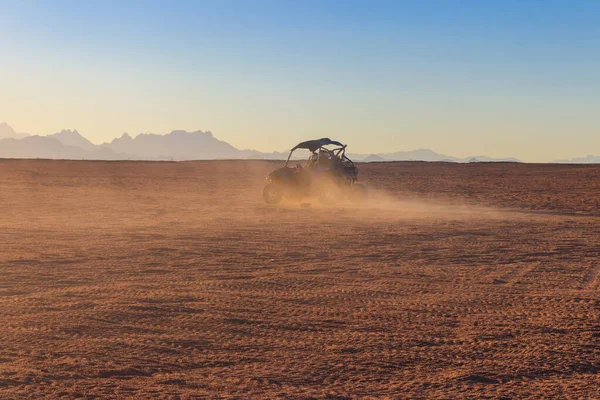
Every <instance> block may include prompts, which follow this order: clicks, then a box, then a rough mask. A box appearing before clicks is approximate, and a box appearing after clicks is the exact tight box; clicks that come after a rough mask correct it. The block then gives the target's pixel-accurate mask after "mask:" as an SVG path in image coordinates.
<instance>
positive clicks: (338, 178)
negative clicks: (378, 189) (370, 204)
mask: <svg viewBox="0 0 600 400" xmlns="http://www.w3.org/2000/svg"><path fill="white" fill-rule="evenodd" d="M298 149H306V150H308V151H309V152H310V156H309V157H308V159H307V160H306V161H305V162H304V165H301V164H296V166H295V167H289V166H288V164H289V163H290V159H291V158H292V154H293V153H294V151H296V150H298ZM309 196H316V197H318V198H319V199H320V200H321V201H322V202H325V203H332V202H335V201H337V200H340V199H343V198H347V199H349V200H352V201H361V200H364V199H366V198H367V188H366V186H365V185H363V184H361V183H358V169H357V168H356V166H355V165H354V163H353V162H352V160H350V159H349V158H348V157H347V156H346V145H344V144H342V143H340V142H337V141H334V140H331V139H329V138H323V139H317V140H308V141H306V142H302V143H299V144H297V145H296V146H295V147H294V148H293V149H292V150H291V151H290V154H289V155H288V158H287V160H286V162H285V164H284V166H283V167H281V168H278V169H276V170H274V171H272V172H271V173H270V174H269V175H268V176H267V184H266V185H265V187H264V189H263V198H264V200H265V202H266V203H268V204H277V203H279V202H280V201H281V200H282V199H283V198H284V197H285V198H290V199H298V200H300V199H302V198H304V197H309Z"/></svg>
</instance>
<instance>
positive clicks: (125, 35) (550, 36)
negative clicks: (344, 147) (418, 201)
mask: <svg viewBox="0 0 600 400" xmlns="http://www.w3.org/2000/svg"><path fill="white" fill-rule="evenodd" d="M599 21H600V1H583V0H578V1H551V0H546V1H542V0H538V1H536V0H520V1H509V0H503V1H480V0H477V1H467V0H463V1H443V0H442V1H400V0H397V1H362V2H355V1H323V0H320V1H308V0H302V1H294V2H292V1H283V0H277V1H257V0H253V1H242V0H239V1H226V0H221V1H189V2H187V1H172V2H170V1H152V2H150V1H139V2H137V1H118V2H117V1H89V2H86V1H38V2H33V1H10V0H9V1H6V0H0V54H1V58H0V84H1V87H0V122H1V121H6V122H8V123H9V124H10V125H12V126H13V127H14V128H15V129H17V130H18V131H21V132H29V133H35V134H48V133H53V132H56V131H59V130H61V129H64V128H71V129H78V130H79V132H81V133H82V134H83V135H84V136H86V137H88V138H89V139H90V140H92V141H93V142H96V143H101V142H103V141H108V140H110V139H112V138H113V137H115V136H120V135H121V134H122V133H123V132H129V133H130V134H132V135H135V134H137V133H140V132H153V133H166V132H169V131H171V130H174V129H186V130H211V131H212V132H213V133H214V134H215V136H216V137H218V138H220V139H222V140H225V141H227V142H229V143H231V144H233V145H234V146H236V147H238V148H254V149H257V150H262V151H272V150H283V149H287V148H290V147H292V146H293V145H294V144H295V143H296V142H298V141H301V140H305V139H309V138H314V137H323V136H328V137H331V138H335V139H338V140H341V141H344V142H347V143H348V144H349V145H350V149H351V151H352V152H361V153H368V152H386V151H395V150H411V149H415V148H431V149H433V150H435V151H438V152H441V153H445V154H449V155H453V156H458V157H464V156H471V155H480V154H485V155H489V156H515V157H518V158H521V159H523V160H527V161H548V160H553V159H557V158H567V157H573V156H582V155H587V154H600V72H599V71H600V23H599Z"/></svg>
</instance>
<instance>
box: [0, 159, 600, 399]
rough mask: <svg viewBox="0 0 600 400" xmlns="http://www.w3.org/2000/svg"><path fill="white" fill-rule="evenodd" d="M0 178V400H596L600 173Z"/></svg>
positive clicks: (248, 164)
mask: <svg viewBox="0 0 600 400" xmlns="http://www.w3.org/2000/svg"><path fill="white" fill-rule="evenodd" d="M278 165H279V163H273V162H262V161H205V162H182V163H171V162H87V161H44V160H0V216H1V217H2V218H1V220H0V276H1V280H0V398H39V397H47V398H61V397H62V398H73V397H83V398H150V397H157V398H338V399H343V398H439V399H450V398H490V399H497V398H507V399H509V398H510V399H512V398H528V397H536V398H537V397H552V398H572V399H583V398H597V397H598V388H599V387H600V375H599V374H598V372H599V369H600V292H599V290H600V278H599V277H600V197H599V193H600V179H599V177H600V166H569V165H528V164H464V165H459V164H446V163H417V162H414V163H409V162H406V163H373V164H363V165H360V171H361V175H360V177H361V179H363V180H364V181H365V182H366V183H368V184H369V186H370V187H371V189H372V190H373V196H372V199H371V201H370V202H369V203H367V204H365V205H363V206H360V207H357V206H354V205H351V204H338V205H335V206H328V207H325V206H321V205H319V204H318V203H316V202H312V201H311V200H307V201H305V202H303V204H298V203H285V204H282V205H279V206H268V205H266V204H264V203H263V201H262V199H261V197H260V196H261V192H260V191H261V189H262V185H263V184H264V176H265V175H266V173H267V172H268V171H269V170H271V169H273V168H275V167H276V166H278Z"/></svg>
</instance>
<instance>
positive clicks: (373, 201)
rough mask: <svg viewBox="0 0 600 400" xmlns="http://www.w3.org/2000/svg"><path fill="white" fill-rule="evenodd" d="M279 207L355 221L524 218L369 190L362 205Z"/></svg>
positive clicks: (295, 204) (292, 204) (302, 203)
mask: <svg viewBox="0 0 600 400" xmlns="http://www.w3.org/2000/svg"><path fill="white" fill-rule="evenodd" d="M281 207H284V208H288V209H304V210H312V211H314V212H319V211H327V212H336V211H343V212H344V213H345V214H348V215H351V216H352V217H354V218H362V219H445V220H448V219H453V220H455V219H473V218H477V219H482V218H484V219H507V218H510V219H513V218H519V217H520V218H524V216H523V215H522V214H521V215H519V214H518V213H516V212H513V211H512V210H501V209H496V208H492V207H485V206H478V205H474V204H467V203H464V202H458V201H456V200H454V201H452V200H448V201H443V200H440V199H438V200H430V199H419V198H401V197H398V196H395V195H394V194H391V193H389V192H386V191H384V190H380V189H372V188H369V197H368V199H367V200H366V201H363V202H361V203H353V202H351V201H347V200H343V201H339V202H336V203H335V204H323V203H321V202H319V200H318V199H314V198H307V199H303V200H302V201H290V200H287V201H285V202H284V203H283V204H282V205H281Z"/></svg>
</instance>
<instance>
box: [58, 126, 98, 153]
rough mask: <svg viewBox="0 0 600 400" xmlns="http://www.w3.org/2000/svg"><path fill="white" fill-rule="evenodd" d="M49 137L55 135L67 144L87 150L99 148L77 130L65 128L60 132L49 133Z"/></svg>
mask: <svg viewBox="0 0 600 400" xmlns="http://www.w3.org/2000/svg"><path fill="white" fill-rule="evenodd" d="M48 137H53V138H55V139H57V140H58V141H59V142H61V143H62V144H64V145H65V146H75V147H79V148H82V149H83V150H87V151H94V150H97V148H96V145H95V144H94V143H92V142H90V141H89V140H87V139H86V138H84V137H83V136H81V134H80V133H79V132H77V131H76V130H73V131H72V130H68V129H63V130H62V131H60V132H58V133H54V134H52V135H48Z"/></svg>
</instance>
